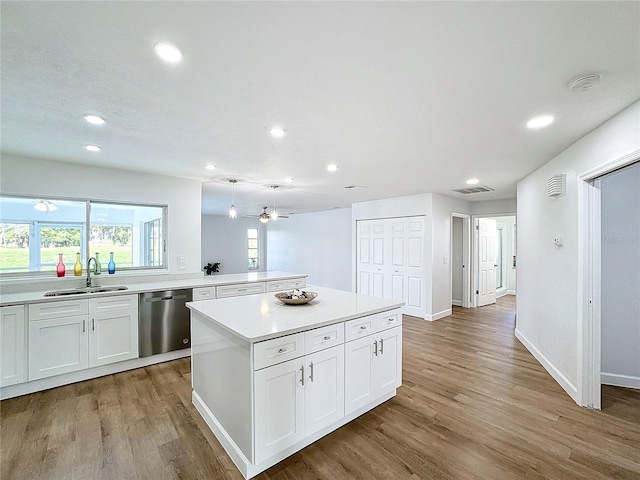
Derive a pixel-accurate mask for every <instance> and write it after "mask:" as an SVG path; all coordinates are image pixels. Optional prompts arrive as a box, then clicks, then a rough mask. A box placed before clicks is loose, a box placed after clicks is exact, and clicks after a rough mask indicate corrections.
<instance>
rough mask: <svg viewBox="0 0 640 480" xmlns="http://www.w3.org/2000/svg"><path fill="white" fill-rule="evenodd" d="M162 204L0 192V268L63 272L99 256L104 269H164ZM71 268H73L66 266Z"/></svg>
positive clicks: (10, 272) (14, 272)
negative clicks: (62, 266) (60, 261)
mask: <svg viewBox="0 0 640 480" xmlns="http://www.w3.org/2000/svg"><path fill="white" fill-rule="evenodd" d="M166 211H167V207H166V206H149V205H135V204H120V203H105V202H93V201H90V200H87V201H77V200H63V199H41V198H25V197H8V196H0V272H1V273H3V274H7V273H9V274H20V273H25V272H26V273H28V272H31V273H33V272H51V271H55V269H56V265H57V264H58V256H59V254H62V255H63V261H64V263H65V265H66V266H67V271H69V270H70V269H71V270H73V264H74V263H75V261H76V255H77V253H80V258H81V262H82V264H83V265H86V261H87V259H88V258H89V257H91V256H96V255H97V256H99V258H100V263H102V264H103V266H104V269H105V270H106V264H107V263H108V261H109V254H110V252H113V254H114V255H113V256H114V261H115V263H116V265H117V269H118V270H123V269H124V270H127V269H129V270H131V269H149V268H164V266H165V265H166V261H165V252H166V245H165V242H164V240H163V239H164V238H165V233H164V229H165V228H166ZM70 267H71V268H70Z"/></svg>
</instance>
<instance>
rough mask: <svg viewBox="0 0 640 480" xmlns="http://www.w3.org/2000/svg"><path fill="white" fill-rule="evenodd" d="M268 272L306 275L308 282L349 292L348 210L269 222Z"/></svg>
mask: <svg viewBox="0 0 640 480" xmlns="http://www.w3.org/2000/svg"><path fill="white" fill-rule="evenodd" d="M267 258H268V268H269V270H282V271H287V272H295V273H307V274H308V275H309V278H308V283H310V284H313V285H319V286H322V287H329V288H336V289H338V290H346V291H351V271H352V265H351V263H352V259H351V209H350V208H344V209H336V210H328V211H325V212H318V213H307V214H303V215H291V216H290V217H289V218H288V219H282V220H278V221H277V222H273V223H272V222H269V224H268V228H267Z"/></svg>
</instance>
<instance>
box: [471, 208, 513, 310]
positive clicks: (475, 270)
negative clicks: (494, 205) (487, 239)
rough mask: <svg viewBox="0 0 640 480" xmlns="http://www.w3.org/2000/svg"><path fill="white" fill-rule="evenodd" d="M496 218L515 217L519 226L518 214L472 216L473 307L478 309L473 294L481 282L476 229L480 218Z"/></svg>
mask: <svg viewBox="0 0 640 480" xmlns="http://www.w3.org/2000/svg"><path fill="white" fill-rule="evenodd" d="M496 217H515V219H516V220H515V224H516V225H517V224H518V214H517V213H516V212H505V213H482V214H477V215H471V221H472V225H473V235H472V240H473V249H472V252H473V257H472V259H471V260H472V261H471V272H470V273H471V274H472V277H471V278H473V288H472V289H471V295H470V296H471V305H470V306H471V307H474V308H475V307H477V306H478V294H476V293H473V292H475V291H477V290H478V284H479V280H478V271H479V269H480V268H479V266H478V262H479V258H478V229H477V228H476V227H477V226H478V219H479V218H496ZM517 277H518V274H517V271H516V285H518V281H517Z"/></svg>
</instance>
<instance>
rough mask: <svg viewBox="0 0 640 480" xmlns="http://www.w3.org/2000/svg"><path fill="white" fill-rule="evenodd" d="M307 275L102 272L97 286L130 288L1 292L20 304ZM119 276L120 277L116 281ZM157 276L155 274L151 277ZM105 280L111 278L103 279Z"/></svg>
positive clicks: (2, 300)
mask: <svg viewBox="0 0 640 480" xmlns="http://www.w3.org/2000/svg"><path fill="white" fill-rule="evenodd" d="M306 276H307V275H306V274H302V273H291V272H279V271H270V272H248V273H229V274H215V275H209V276H203V277H194V278H189V279H179V280H171V279H166V278H165V279H163V280H156V281H153V280H150V281H148V282H136V283H127V277H126V276H124V275H123V276H120V277H117V276H116V275H104V274H102V275H99V276H93V277H92V279H93V285H94V286H97V285H105V286H107V285H126V286H127V287H128V289H127V290H118V291H114V292H104V293H87V294H77V295H62V296H59V297H45V296H44V294H45V293H46V292H50V291H54V290H66V289H68V288H72V287H58V288H56V287H55V282H53V284H52V285H54V286H52V288H49V289H48V290H44V291H33V292H24V293H11V294H8V295H5V294H2V295H0V305H2V306H4V305H18V304H22V303H40V302H55V301H60V300H72V299H74V298H93V297H96V296H104V295H128V294H132V293H136V294H137V293H144V292H154V291H158V290H171V289H177V288H193V287H217V286H220V285H234V284H240V283H254V282H264V281H270V280H287V279H292V278H304V277H306ZM77 278H78V280H79V281H80V282H82V285H83V286H84V279H85V278H86V275H85V276H82V277H77ZM116 278H117V280H116ZM150 278H153V277H150ZM102 279H105V280H108V283H107V282H106V281H103V280H102Z"/></svg>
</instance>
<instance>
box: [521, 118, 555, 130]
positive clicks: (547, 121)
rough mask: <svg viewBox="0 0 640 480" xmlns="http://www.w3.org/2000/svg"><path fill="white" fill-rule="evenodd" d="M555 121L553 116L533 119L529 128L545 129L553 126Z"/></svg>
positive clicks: (529, 123)
mask: <svg viewBox="0 0 640 480" xmlns="http://www.w3.org/2000/svg"><path fill="white" fill-rule="evenodd" d="M554 120H555V118H554V116H553V115H539V116H537V117H533V118H532V119H531V120H529V121H528V122H527V127H529V128H543V127H547V126H549V125H551V124H552V123H553V121H554Z"/></svg>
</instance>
